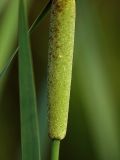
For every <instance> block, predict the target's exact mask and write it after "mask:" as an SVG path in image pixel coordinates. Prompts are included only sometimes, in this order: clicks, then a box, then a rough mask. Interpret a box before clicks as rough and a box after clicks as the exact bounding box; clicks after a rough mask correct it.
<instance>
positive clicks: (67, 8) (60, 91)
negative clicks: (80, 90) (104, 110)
mask: <svg viewBox="0 0 120 160" xmlns="http://www.w3.org/2000/svg"><path fill="white" fill-rule="evenodd" d="M74 32H75V0H53V2H52V9H51V17H50V35H49V52H48V107H49V112H48V114H49V115H48V116H49V135H50V137H51V138H52V139H58V140H62V139H63V138H64V137H65V134H66V129H67V121H68V111H69V97H70V86H71V74H72V60H73V48H74Z"/></svg>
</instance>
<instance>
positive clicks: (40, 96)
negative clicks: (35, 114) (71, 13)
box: [0, 0, 120, 160]
mask: <svg viewBox="0 0 120 160" xmlns="http://www.w3.org/2000/svg"><path fill="white" fill-rule="evenodd" d="M46 1H47V0H40V1H37V0H34V1H33V0H31V3H32V5H30V6H29V22H30V24H32V22H33V20H34V19H35V18H36V17H37V15H38V14H39V12H40V10H41V9H42V8H43V6H44V5H45V3H46ZM76 7H77V17H76V33H75V50H74V63H73V78H72V88H71V99H70V112H69V123H68V132H67V136H66V138H65V140H63V141H62V143H61V149H60V159H61V160H66V159H69V160H80V159H83V160H88V159H89V160H120V136H119V135H120V127H119V125H120V122H119V121H120V118H119V117H120V116H119V115H120V108H119V105H120V47H119V44H120V31H119V29H120V9H119V1H118V0H114V1H112V0H109V1H108V0H97V1H95V0H91V1H89V0H76ZM49 15H50V14H47V16H46V17H45V18H44V19H43V20H42V21H41V23H40V25H39V27H38V28H37V29H36V30H35V31H34V32H33V33H32V35H31V45H32V53H33V62H34V74H35V84H36V92H37V102H38V111H39V124H40V139H41V155H42V159H43V160H47V159H49V150H50V147H49V146H50V140H49V138H48V135H47V96H46V94H47V88H46V79H47V53H48V34H49V33H48V30H49ZM17 24H18V0H1V1H0V73H1V71H2V69H3V67H4V66H5V64H6V63H7V62H8V59H9V57H10V55H11V53H12V52H13V51H14V49H15V46H16V45H17V28H18V26H17ZM19 114H20V113H19V86H18V60H17V56H16V57H15V58H14V60H13V62H12V64H11V65H10V67H9V69H8V70H7V72H6V73H5V75H4V76H1V74H0V160H8V159H9V160H17V159H18V160H19V159H20V116H19Z"/></svg>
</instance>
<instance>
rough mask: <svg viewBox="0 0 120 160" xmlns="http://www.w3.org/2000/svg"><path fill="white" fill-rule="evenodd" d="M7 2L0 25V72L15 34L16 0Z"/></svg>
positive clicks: (10, 49)
mask: <svg viewBox="0 0 120 160" xmlns="http://www.w3.org/2000/svg"><path fill="white" fill-rule="evenodd" d="M9 3H10V4H9V6H8V9H7V11H6V13H5V14H4V16H3V20H2V21H1V25H0V72H1V71H2V70H3V68H4V66H5V64H6V61H7V60H8V59H9V56H10V53H11V51H12V48H13V46H14V42H15V37H16V35H17V24H18V21H17V20H18V0H12V1H11V2H9Z"/></svg>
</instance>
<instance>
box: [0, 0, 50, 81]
mask: <svg viewBox="0 0 120 160" xmlns="http://www.w3.org/2000/svg"><path fill="white" fill-rule="evenodd" d="M50 7H51V2H50V1H47V2H46V4H45V5H44V7H43V8H42V10H41V12H40V14H39V15H38V16H37V18H36V19H35V21H34V22H33V24H32V25H31V27H30V28H29V30H28V32H29V33H32V32H33V31H34V30H35V29H36V28H37V27H38V26H39V24H40V22H41V20H42V19H43V18H44V17H45V15H47V13H48V11H49V10H50ZM18 50H19V47H17V48H16V50H15V51H14V52H13V54H11V56H10V58H9V60H8V61H7V63H6V64H5V65H4V67H3V69H2V70H1V71H0V78H1V77H2V76H3V75H4V74H5V73H6V71H7V69H8V68H9V66H10V64H11V62H12V61H13V59H14V57H15V55H16V54H17V52H18Z"/></svg>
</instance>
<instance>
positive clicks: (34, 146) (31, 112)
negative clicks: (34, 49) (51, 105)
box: [19, 0, 40, 160]
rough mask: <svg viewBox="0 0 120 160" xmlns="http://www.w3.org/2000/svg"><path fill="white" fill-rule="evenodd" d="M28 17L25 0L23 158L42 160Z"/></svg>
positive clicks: (21, 47) (21, 78)
mask: <svg viewBox="0 0 120 160" xmlns="http://www.w3.org/2000/svg"><path fill="white" fill-rule="evenodd" d="M27 31H28V24H27V17H26V15H25V10H24V3H23V0H20V8H19V85H20V114H21V145H22V160H40V141H39V129H38V114H37V107H36V95H35V85H34V78H33V68H32V57H31V49H30V43H29V34H28V32H27Z"/></svg>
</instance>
